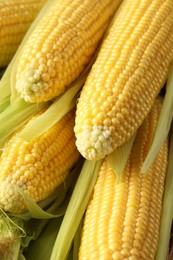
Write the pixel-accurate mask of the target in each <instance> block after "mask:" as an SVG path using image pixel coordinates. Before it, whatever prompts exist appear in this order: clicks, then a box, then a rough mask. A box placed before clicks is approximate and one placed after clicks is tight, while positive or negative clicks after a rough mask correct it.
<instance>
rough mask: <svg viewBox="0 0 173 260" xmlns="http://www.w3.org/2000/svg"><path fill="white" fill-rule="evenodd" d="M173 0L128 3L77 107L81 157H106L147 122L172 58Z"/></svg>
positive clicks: (101, 52) (114, 23)
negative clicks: (145, 120) (146, 118)
mask: <svg viewBox="0 0 173 260" xmlns="http://www.w3.org/2000/svg"><path fill="white" fill-rule="evenodd" d="M172 46H173V1H172V0H166V1H165V0H161V1H158V0H153V1H150V0H143V1H140V0H136V1H134V0H125V1H124V2H123V4H122V6H121V7H120V9H119V12H118V14H117V16H116V17H115V20H114V22H113V25H112V27H111V29H110V31H109V33H108V35H107V37H106V39H105V41H104V42H103V44H102V47H101V50H100V53H99V54H98V57H97V59H96V62H95V64H94V65H93V67H92V69H91V72H90V74H89V76H88V78H87V80H86V82H85V85H84V87H83V89H82V92H81V96H80V98H79V102H78V105H77V113H76V123H75V134H76V139H77V142H76V145H77V147H78V149H79V151H80V153H81V154H82V155H83V156H84V157H85V158H87V159H89V160H97V159H100V158H104V157H105V155H107V154H109V153H110V152H112V151H113V150H114V149H116V148H117V147H118V146H120V145H122V144H123V143H124V142H126V141H127V140H128V139H129V138H130V137H131V136H132V135H133V133H134V132H135V131H136V130H137V129H138V127H139V126H140V125H141V124H142V122H143V120H144V118H145V117H146V116H147V114H148V113H149V111H150V110H151V107H152V105H153V103H154V99H155V97H156V96H157V95H158V93H159V91H160V89H161V88H162V86H163V85H164V81H165V79H166V77H167V73H168V68H169V64H170V62H171V60H172V59H173V48H172Z"/></svg>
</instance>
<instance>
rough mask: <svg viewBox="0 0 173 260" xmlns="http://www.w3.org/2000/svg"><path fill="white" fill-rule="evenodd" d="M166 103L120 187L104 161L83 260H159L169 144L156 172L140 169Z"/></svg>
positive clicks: (151, 118) (144, 132)
mask: <svg viewBox="0 0 173 260" xmlns="http://www.w3.org/2000/svg"><path fill="white" fill-rule="evenodd" d="M160 107H161V103H160V101H158V100H157V101H156V103H155V104H154V107H153V109H152V110H151V112H150V114H149V115H148V117H147V118H146V119H145V120H144V123H143V124H142V126H141V127H140V128H139V130H138V133H137V136H136V139H135V142H134V145H133V148H132V151H131V154H130V156H129V159H128V161H127V164H126V167H125V170H124V172H123V174H122V176H121V178H120V180H119V182H118V183H117V178H116V174H115V172H114V171H113V169H112V168H111V166H110V165H109V164H108V161H107V159H106V158H105V159H104V160H103V163H102V166H101V168H100V172H99V177H98V180H97V182H96V185H95V188H94V192H93V196H92V198H91V200H90V203H89V205H88V208H87V211H86V215H85V219H84V227H83V232H82V240H81V246H80V250H79V260H80V259H82V260H90V259H118V260H119V259H129V260H130V259H140V260H142V259H147V260H149V259H154V257H155V254H156V250H157V244H158V236H159V225H160V216H161V209H162V197H163V191H164V180H165V174H166V167H167V155H168V142H167V141H168V140H166V141H165V142H164V144H163V145H162V147H161V149H160V151H159V153H158V155H157V157H156V159H155V160H154V162H153V164H152V166H151V168H150V169H149V171H148V172H147V173H146V175H142V174H141V173H140V169H141V166H142V163H143V161H144V159H145V157H146V155H147V153H148V151H149V148H150V145H151V142H152V138H153V135H154V131H155V127H156V124H157V120H158V117H159V112H160Z"/></svg>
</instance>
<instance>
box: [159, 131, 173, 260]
mask: <svg viewBox="0 0 173 260" xmlns="http://www.w3.org/2000/svg"><path fill="white" fill-rule="evenodd" d="M172 158H173V129H172V131H171V142H170V147H169V157H168V168H167V175H166V183H165V190H164V198H163V207H162V214H161V224H160V233H159V242H158V249H157V253H156V258H155V259H156V260H164V259H165V260H166V259H167V254H168V250H169V239H170V233H171V225H172V221H173V159H172Z"/></svg>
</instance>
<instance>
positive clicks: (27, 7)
mask: <svg viewBox="0 0 173 260" xmlns="http://www.w3.org/2000/svg"><path fill="white" fill-rule="evenodd" d="M45 1H46V0H38V1H36V0H26V1H25V0H6V1H2V0H1V1H0V67H3V66H7V65H8V63H9V62H10V60H11V59H12V57H13V55H14V53H15V52H16V50H17V48H18V46H19V44H20V42H21V41H22V39H23V37H24V35H25V33H26V31H27V30H28V28H29V26H30V25H31V23H32V21H33V20H34V18H35V17H36V15H37V13H38V12H39V11H40V9H41V7H42V6H43V4H44V2H45Z"/></svg>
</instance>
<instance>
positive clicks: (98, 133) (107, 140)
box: [76, 125, 114, 160]
mask: <svg viewBox="0 0 173 260" xmlns="http://www.w3.org/2000/svg"><path fill="white" fill-rule="evenodd" d="M112 144H113V140H112V132H111V130H110V128H109V127H108V126H96V125H95V126H92V127H87V128H83V131H82V132H80V133H76V146H77V148H78V150H79V152H80V153H81V154H82V156H83V157H84V158H86V159H88V160H99V159H102V158H104V157H105V156H106V155H107V154H109V153H110V152H112V151H113V150H114V147H113V146H112Z"/></svg>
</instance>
